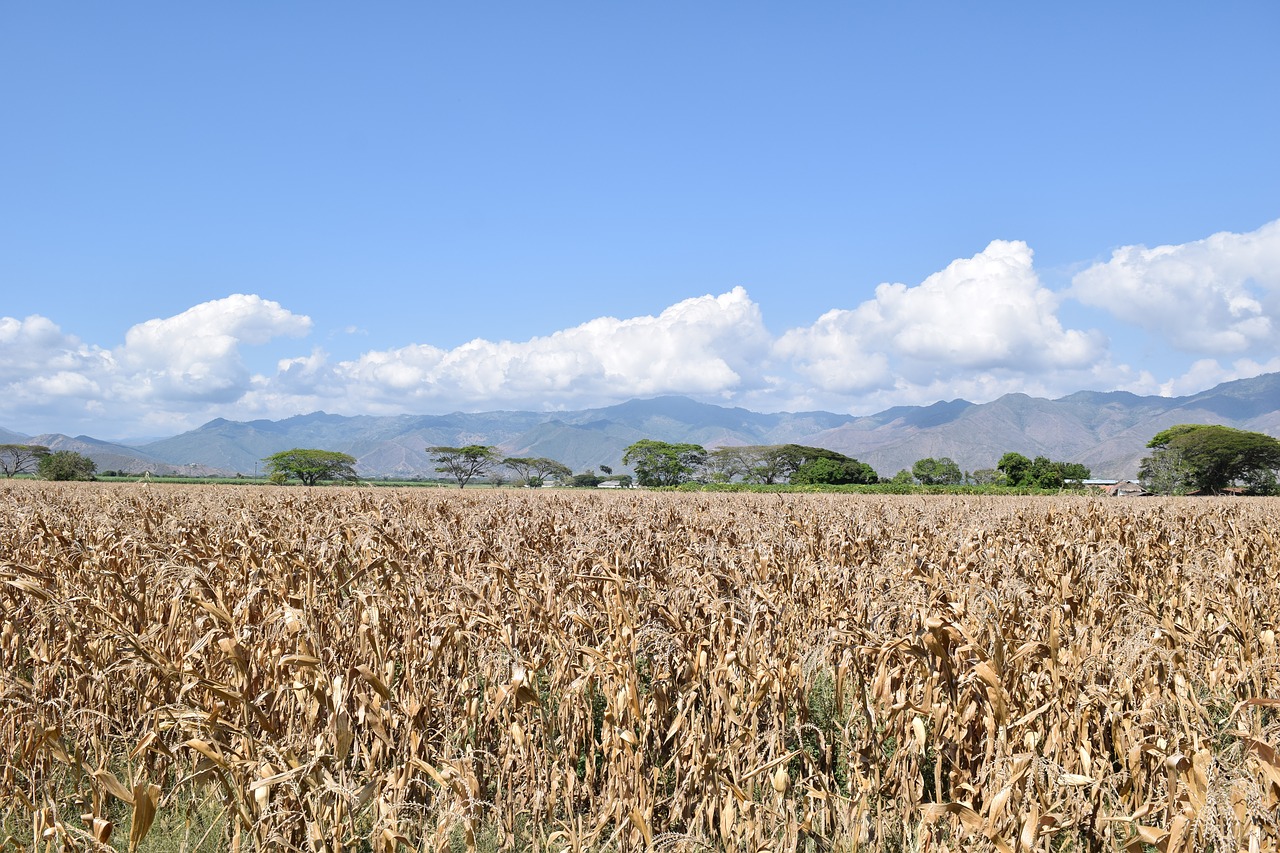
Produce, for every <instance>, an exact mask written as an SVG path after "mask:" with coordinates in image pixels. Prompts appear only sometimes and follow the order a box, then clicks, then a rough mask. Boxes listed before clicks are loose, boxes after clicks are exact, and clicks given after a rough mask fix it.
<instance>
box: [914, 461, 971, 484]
mask: <svg viewBox="0 0 1280 853" xmlns="http://www.w3.org/2000/svg"><path fill="white" fill-rule="evenodd" d="M911 474H912V476H914V477H915V478H916V479H917V480H919V481H920V483H921V484H922V485H925V486H954V485H957V484H959V483H960V482H961V481H962V480H963V479H964V472H963V471H961V470H960V466H959V465H957V464H956V462H955V460H953V459H951V458H950V457H947V456H944V457H942V458H941V459H934V458H933V457H932V456H930V457H926V458H924V459H920V460H918V461H917V462H916V464H914V465H912V466H911Z"/></svg>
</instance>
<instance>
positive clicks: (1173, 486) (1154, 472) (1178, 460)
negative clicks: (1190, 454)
mask: <svg viewBox="0 0 1280 853" xmlns="http://www.w3.org/2000/svg"><path fill="white" fill-rule="evenodd" d="M1138 482H1140V483H1142V488H1144V489H1146V490H1147V491H1148V492H1151V493H1152V494H1153V495H1185V494H1186V493H1187V492H1189V491H1191V490H1192V489H1194V488H1195V486H1194V485H1193V482H1194V478H1193V476H1192V470H1191V466H1190V465H1188V464H1187V460H1186V459H1184V458H1183V456H1182V451H1181V450H1178V449H1177V448H1176V447H1162V448H1160V449H1158V450H1156V451H1155V452H1154V453H1152V454H1151V455H1150V456H1148V457H1146V458H1145V459H1143V460H1142V464H1141V465H1140V466H1139V467H1138Z"/></svg>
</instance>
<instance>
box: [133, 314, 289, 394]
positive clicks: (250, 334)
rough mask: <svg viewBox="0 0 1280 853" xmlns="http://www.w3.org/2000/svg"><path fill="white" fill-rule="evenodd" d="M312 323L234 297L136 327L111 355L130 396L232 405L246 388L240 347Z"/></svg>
mask: <svg viewBox="0 0 1280 853" xmlns="http://www.w3.org/2000/svg"><path fill="white" fill-rule="evenodd" d="M310 329H311V319H310V318H309V317H305V316H302V315H299V314H294V313H292V312H291V311H288V310H286V309H285V308H283V307H282V306H281V305H280V304H279V303H278V302H272V301H270V300H267V299H263V298H262V297H260V296H255V295H248V294H241V293H237V294H234V295H232V296H228V297H226V298H224V299H216V300H213V301H211V302H203V303H201V304H199V305H196V306H195V307H193V308H188V309H187V310H186V311H183V312H182V313H181V314H177V315H175V316H173V317H167V318H164V319H159V320H148V321H146V322H145V323H139V324H138V325H136V326H134V327H133V328H131V329H130V330H129V331H128V332H127V333H126V334H125V342H124V346H122V347H120V348H119V349H118V350H116V352H115V356H116V359H117V360H118V361H119V363H120V365H121V367H122V370H123V371H124V372H125V373H127V375H128V376H129V379H130V381H129V382H128V383H127V385H126V386H125V387H124V388H122V389H121V390H122V391H124V392H125V393H126V394H127V395H128V396H129V397H141V398H147V399H154V398H159V399H161V400H175V401H208V402H230V401H233V400H235V399H237V398H238V397H240V396H241V395H242V394H243V393H244V392H245V391H247V390H248V387H249V379H250V372H249V370H248V368H246V367H245V364H244V361H243V360H242V359H241V357H240V351H239V349H240V346H241V345H243V344H251V345H252V344H264V343H266V342H267V341H269V340H271V339H272V338H276V337H281V336H294V337H296V336H300V335H305V334H306V333H307V332H308V331H310Z"/></svg>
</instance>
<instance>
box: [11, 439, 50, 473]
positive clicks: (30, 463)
mask: <svg viewBox="0 0 1280 853" xmlns="http://www.w3.org/2000/svg"><path fill="white" fill-rule="evenodd" d="M48 455H49V448H47V447H45V446H44V445H43V444H0V473H3V474H4V476H5V478H6V479H11V478H12V477H14V476H15V475H17V474H34V473H35V471H36V468H38V467H39V465H40V460H41V459H43V458H44V457H46V456H48Z"/></svg>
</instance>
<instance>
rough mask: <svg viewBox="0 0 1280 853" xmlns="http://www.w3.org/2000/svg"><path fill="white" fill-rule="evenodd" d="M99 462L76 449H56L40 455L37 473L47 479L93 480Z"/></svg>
mask: <svg viewBox="0 0 1280 853" xmlns="http://www.w3.org/2000/svg"><path fill="white" fill-rule="evenodd" d="M96 470H98V463H96V462H94V461H93V460H92V459H90V458H89V457H88V456H85V455H84V454H82V453H76V452H75V451H74V450H55V451H54V452H53V453H49V454H47V455H45V456H41V457H40V461H39V463H37V465H36V473H37V474H39V475H40V477H41V478H43V479H45V480H92V479H93V472H94V471H96Z"/></svg>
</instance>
